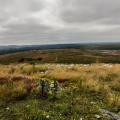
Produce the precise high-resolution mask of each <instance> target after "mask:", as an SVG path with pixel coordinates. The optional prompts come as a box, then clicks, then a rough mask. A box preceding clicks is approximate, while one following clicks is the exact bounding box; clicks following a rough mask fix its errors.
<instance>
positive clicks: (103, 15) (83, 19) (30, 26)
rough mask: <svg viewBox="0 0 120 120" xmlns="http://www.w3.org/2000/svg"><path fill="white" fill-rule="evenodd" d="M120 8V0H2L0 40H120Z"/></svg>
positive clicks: (33, 42) (19, 41)
mask: <svg viewBox="0 0 120 120" xmlns="http://www.w3.org/2000/svg"><path fill="white" fill-rule="evenodd" d="M119 11H120V1H119V0H114V1H113V0H0V44H43V43H44V44H45V43H66V42H67V43H69V42H86V41H90V40H91V41H104V40H108V41H119V38H120V14H119ZM6 41H7V42H6Z"/></svg>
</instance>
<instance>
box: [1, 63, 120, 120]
mask: <svg viewBox="0 0 120 120" xmlns="http://www.w3.org/2000/svg"><path fill="white" fill-rule="evenodd" d="M99 109H105V110H108V111H111V112H113V113H116V114H118V115H120V64H103V63H95V64H60V63H59V64H58V63H56V64H55V63H51V64H49V63H44V64H41V63H32V64H30V63H13V64H8V65H2V64H1V65H0V120H97V119H100V120H111V119H110V118H109V117H107V116H103V115H102V114H101V113H100V111H99Z"/></svg>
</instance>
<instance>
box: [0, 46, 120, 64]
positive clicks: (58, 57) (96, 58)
mask: <svg viewBox="0 0 120 120" xmlns="http://www.w3.org/2000/svg"><path fill="white" fill-rule="evenodd" d="M25 62H26V63H80V64H90V63H120V51H119V50H118V51H112V50H107V51H105V50H89V49H85V50H84V49H73V48H71V49H56V50H36V51H28V52H18V53H13V54H7V55H0V63H1V64H9V63H25Z"/></svg>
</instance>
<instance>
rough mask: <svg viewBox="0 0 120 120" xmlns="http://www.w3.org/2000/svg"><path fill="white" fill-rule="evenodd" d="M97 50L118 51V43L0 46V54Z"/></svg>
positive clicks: (119, 48)
mask: <svg viewBox="0 0 120 120" xmlns="http://www.w3.org/2000/svg"><path fill="white" fill-rule="evenodd" d="M67 48H76V49H97V50H120V43H81V44H53V45H23V46H0V54H1V55H2V54H9V53H15V52H23V51H31V50H47V49H67Z"/></svg>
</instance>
